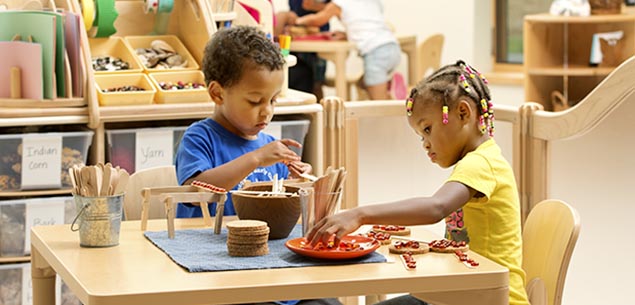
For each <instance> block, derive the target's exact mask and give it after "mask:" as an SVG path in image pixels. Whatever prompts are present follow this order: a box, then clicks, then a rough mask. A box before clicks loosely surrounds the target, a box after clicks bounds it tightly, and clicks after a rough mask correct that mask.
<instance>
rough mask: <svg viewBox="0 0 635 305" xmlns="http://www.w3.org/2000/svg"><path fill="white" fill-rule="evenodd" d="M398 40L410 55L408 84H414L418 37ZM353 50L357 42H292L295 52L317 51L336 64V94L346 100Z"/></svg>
mask: <svg viewBox="0 0 635 305" xmlns="http://www.w3.org/2000/svg"><path fill="white" fill-rule="evenodd" d="M397 41H398V42H399V45H400V47H401V51H402V52H404V53H406V56H408V84H409V85H414V83H415V82H416V81H417V75H416V70H417V69H416V67H417V37H416V36H413V35H411V36H399V37H397ZM352 50H355V44H354V43H352V42H349V41H324V40H297V41H293V42H292V43H291V51H293V52H315V53H318V54H319V56H320V57H323V58H326V59H327V60H330V61H332V62H333V63H334V64H335V94H336V95H337V96H338V97H340V98H342V99H344V100H345V101H347V100H349V96H348V90H347V86H346V59H347V58H348V53H349V52H350V51H352Z"/></svg>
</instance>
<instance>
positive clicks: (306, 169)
mask: <svg viewBox="0 0 635 305" xmlns="http://www.w3.org/2000/svg"><path fill="white" fill-rule="evenodd" d="M287 167H288V168H289V173H290V176H291V178H300V174H310V173H311V171H313V166H311V164H309V163H304V162H302V161H293V162H288V163H287Z"/></svg>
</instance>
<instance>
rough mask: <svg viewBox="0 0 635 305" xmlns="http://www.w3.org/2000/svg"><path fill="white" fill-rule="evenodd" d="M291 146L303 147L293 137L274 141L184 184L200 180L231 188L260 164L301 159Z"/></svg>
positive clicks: (227, 188) (265, 164)
mask: <svg viewBox="0 0 635 305" xmlns="http://www.w3.org/2000/svg"><path fill="white" fill-rule="evenodd" d="M289 146H295V147H302V145H300V143H298V142H296V141H294V140H291V139H282V140H278V141H274V142H271V143H269V144H267V145H265V146H263V147H261V148H259V149H257V150H254V151H252V152H249V153H246V154H244V155H242V156H240V157H238V158H236V159H234V160H232V161H230V162H227V163H225V164H223V165H220V166H217V167H214V168H211V169H208V170H206V171H204V172H201V173H200V174H198V175H196V176H194V177H192V178H190V179H188V180H186V181H185V182H184V185H187V184H190V183H191V182H192V181H193V180H200V181H204V182H207V183H211V184H213V185H216V186H219V187H222V188H224V189H226V190H230V189H232V188H233V187H234V186H236V185H237V184H238V183H240V182H241V181H242V180H243V179H245V177H247V176H248V175H249V174H250V173H251V172H252V171H253V170H254V169H256V168H257V167H259V166H269V165H272V164H275V163H278V162H282V161H288V162H293V161H300V157H299V156H298V155H297V154H296V153H295V152H293V151H292V150H291V149H289Z"/></svg>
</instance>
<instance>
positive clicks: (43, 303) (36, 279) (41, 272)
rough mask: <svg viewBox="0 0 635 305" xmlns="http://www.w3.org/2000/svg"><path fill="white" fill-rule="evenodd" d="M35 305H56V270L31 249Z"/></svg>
mask: <svg viewBox="0 0 635 305" xmlns="http://www.w3.org/2000/svg"><path fill="white" fill-rule="evenodd" d="M31 281H32V285H33V305H55V270H53V268H51V266H50V265H49V264H48V263H47V262H46V260H45V259H44V257H42V255H40V253H39V252H38V251H37V249H36V248H34V247H31Z"/></svg>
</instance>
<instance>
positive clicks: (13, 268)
mask: <svg viewBox="0 0 635 305" xmlns="http://www.w3.org/2000/svg"><path fill="white" fill-rule="evenodd" d="M55 284H56V285H55V290H56V292H55V294H56V295H57V296H58V298H57V299H56V300H55V304H56V305H81V304H82V302H81V301H80V300H79V298H77V296H76V295H75V294H73V293H72V292H71V290H70V289H69V288H68V286H67V285H66V283H64V282H63V281H62V280H61V278H60V277H59V276H56V283H55ZM60 292H61V293H60ZM32 295H33V293H32V289H31V264H30V263H21V264H6V265H0V301H2V303H1V304H2V305H31V304H32V303H31V300H32V299H33V298H32Z"/></svg>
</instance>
